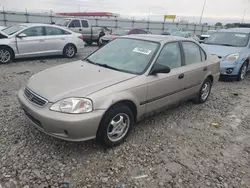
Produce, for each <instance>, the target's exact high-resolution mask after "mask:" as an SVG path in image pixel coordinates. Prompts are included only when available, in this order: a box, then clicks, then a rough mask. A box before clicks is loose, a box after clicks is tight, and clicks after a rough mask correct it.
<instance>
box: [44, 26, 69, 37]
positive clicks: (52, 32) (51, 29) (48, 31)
mask: <svg viewBox="0 0 250 188" xmlns="http://www.w3.org/2000/svg"><path fill="white" fill-rule="evenodd" d="M45 30H46V35H69V34H70V33H69V32H68V31H65V30H62V29H59V28H55V27H45Z"/></svg>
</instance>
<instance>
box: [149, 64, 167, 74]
mask: <svg viewBox="0 0 250 188" xmlns="http://www.w3.org/2000/svg"><path fill="white" fill-rule="evenodd" d="M170 71H171V69H170V68H169V67H168V66H164V65H161V64H157V63H156V64H154V66H153V68H152V70H151V71H150V75H156V74H158V73H163V74H167V73H170Z"/></svg>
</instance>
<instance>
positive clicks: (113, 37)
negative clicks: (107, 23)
mask: <svg viewBox="0 0 250 188" xmlns="http://www.w3.org/2000/svg"><path fill="white" fill-rule="evenodd" d="M117 37H119V36H117V35H105V36H103V37H102V39H103V40H113V39H115V38H117Z"/></svg>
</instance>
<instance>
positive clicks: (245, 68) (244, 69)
mask: <svg viewBox="0 0 250 188" xmlns="http://www.w3.org/2000/svg"><path fill="white" fill-rule="evenodd" d="M246 73H247V66H246V65H245V66H244V67H243V68H242V70H241V74H240V78H241V79H242V80H243V79H244V78H245V76H246Z"/></svg>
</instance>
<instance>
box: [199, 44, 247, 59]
mask: <svg viewBox="0 0 250 188" xmlns="http://www.w3.org/2000/svg"><path fill="white" fill-rule="evenodd" d="M202 46H203V47H204V48H205V49H206V50H207V51H208V52H209V53H210V54H215V55H217V56H219V57H222V58H223V57H225V56H227V55H229V54H233V53H240V52H242V51H243V50H244V48H242V47H232V46H219V45H209V44H202Z"/></svg>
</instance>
